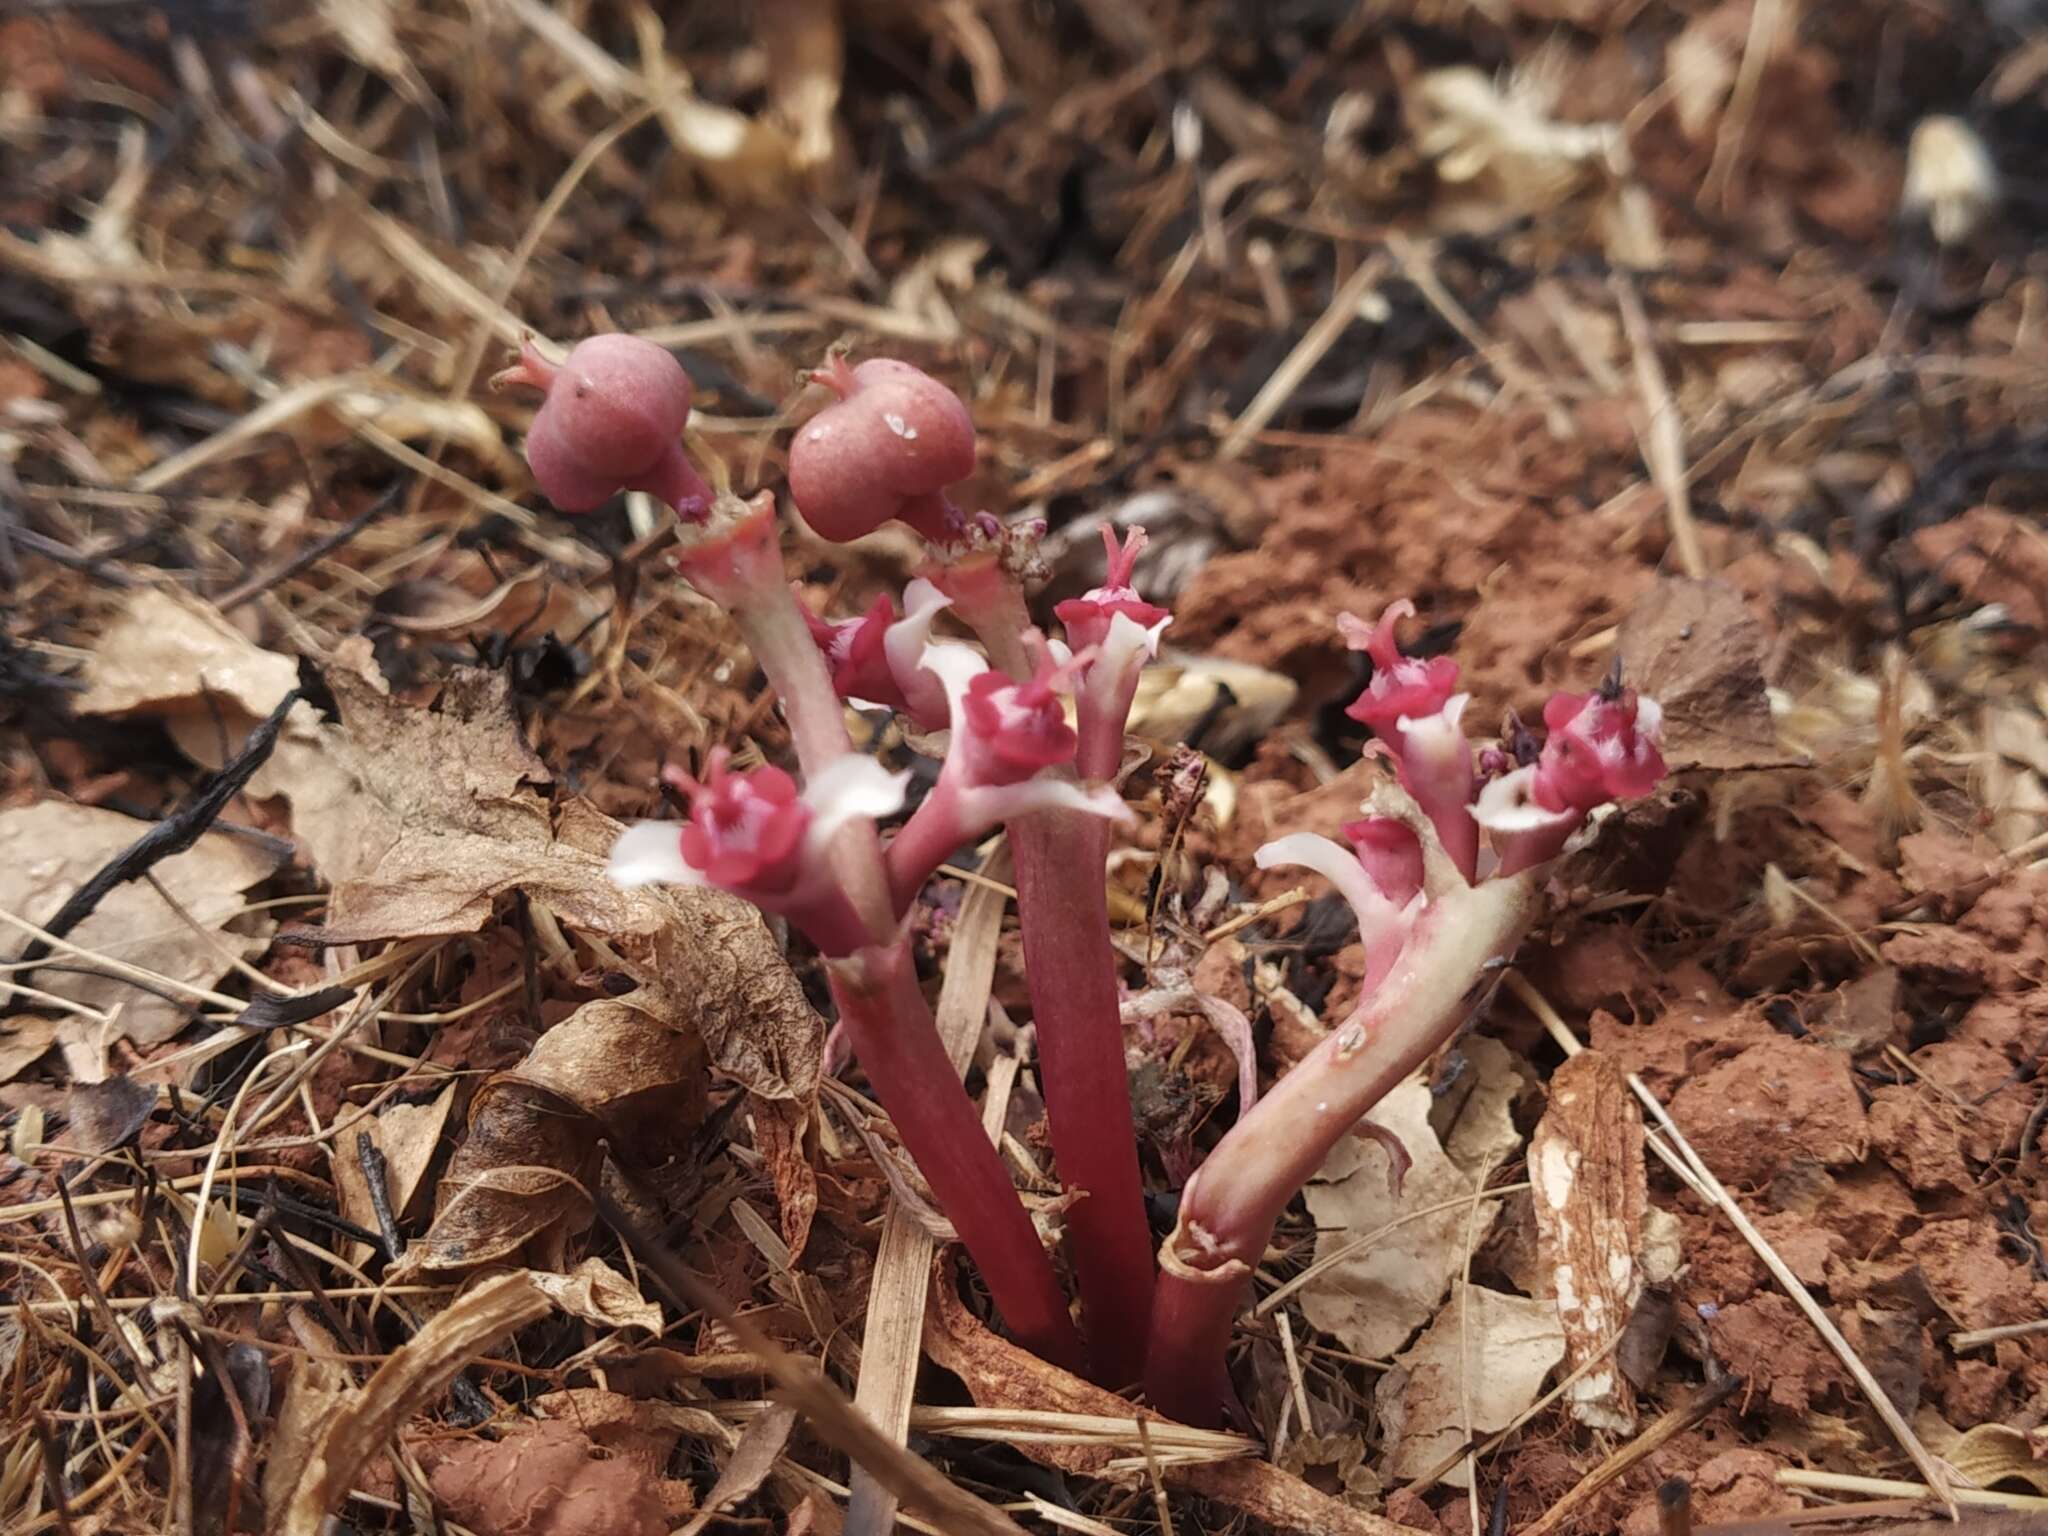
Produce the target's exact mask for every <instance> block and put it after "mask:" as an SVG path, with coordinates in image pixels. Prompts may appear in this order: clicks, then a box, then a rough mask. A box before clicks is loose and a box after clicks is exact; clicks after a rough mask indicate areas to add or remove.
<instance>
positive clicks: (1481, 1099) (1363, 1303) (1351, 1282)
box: [1301, 1036, 1521, 1358]
mask: <svg viewBox="0 0 2048 1536" xmlns="http://www.w3.org/2000/svg"><path fill="white" fill-rule="evenodd" d="M1463 1049H1464V1050H1465V1052H1466V1055H1467V1057H1468V1059H1469V1060H1470V1061H1471V1062H1472V1064H1473V1066H1474V1068H1475V1069H1476V1070H1477V1072H1478V1074H1479V1085H1478V1087H1477V1088H1476V1089H1475V1090H1474V1091H1473V1093H1472V1095H1471V1098H1470V1099H1469V1100H1468V1102H1467V1103H1466V1105H1465V1108H1464V1112H1463V1114H1462V1115H1461V1116H1460V1118H1459V1121H1458V1123H1457V1124H1456V1125H1455V1126H1453V1127H1452V1129H1451V1142H1452V1145H1451V1147H1450V1148H1449V1149H1448V1150H1447V1149H1446V1147H1445V1146H1444V1144H1443V1143H1442V1142H1440V1141H1439V1140H1438V1139H1437V1134H1436V1132H1435V1131H1434V1130H1432V1129H1431V1128H1430V1111H1431V1109H1432V1107H1433V1103H1434V1101H1433V1099H1432V1098H1431V1095H1430V1091H1429V1084H1428V1083H1427V1082H1426V1081H1425V1080H1424V1079H1422V1078H1420V1077H1413V1078H1410V1079H1409V1080H1408V1081H1406V1082H1404V1083H1402V1084H1401V1085H1400V1086H1399V1087H1397V1088H1396V1089H1394V1091H1393V1092H1391V1093H1389V1094H1388V1095H1387V1096H1386V1097H1385V1098H1384V1099H1382V1100H1381V1101H1380V1103H1379V1106H1378V1107H1377V1108H1376V1109H1374V1110H1373V1112H1372V1113H1371V1114H1370V1115H1368V1116H1367V1117H1366V1118H1367V1120H1368V1121H1370V1122H1371V1123H1372V1124H1374V1125H1377V1126H1380V1127H1382V1128H1384V1129H1385V1130H1388V1131H1391V1132H1392V1133H1393V1134H1394V1135H1395V1136H1398V1137H1399V1138H1400V1140H1401V1142H1402V1144H1403V1145H1404V1146H1406V1147H1407V1149H1408V1155H1409V1158H1410V1159H1411V1160H1412V1166H1411V1167H1410V1168H1409V1170H1408V1175H1407V1177H1406V1179H1405V1180H1403V1182H1402V1185H1401V1192H1400V1194H1399V1195H1396V1194H1395V1193H1394V1192H1393V1191H1392V1190H1391V1189H1390V1188H1389V1187H1388V1178H1387V1153H1386V1151H1385V1150H1384V1149H1383V1148H1381V1147H1379V1146H1377V1145H1375V1144H1373V1143H1371V1142H1369V1141H1367V1140H1364V1139H1362V1138H1360V1137H1356V1136H1353V1137H1347V1138H1346V1139H1345V1140H1344V1141H1343V1142H1341V1143H1340V1144H1339V1145H1338V1147H1337V1149H1336V1150H1335V1151H1334V1152H1332V1153H1331V1154H1330V1157H1329V1159H1328V1161H1326V1162H1325V1163H1324V1164H1323V1166H1322V1168H1321V1169H1320V1170H1319V1171H1318V1172H1317V1174H1316V1177H1315V1179H1314V1180H1312V1181H1311V1182H1310V1184H1309V1186H1308V1189H1307V1191H1306V1194H1307V1199H1308V1208H1309V1214H1310V1215H1311V1216H1313V1217H1314V1218H1315V1223H1316V1229H1317V1235H1316V1258H1317V1259H1318V1260H1319V1261H1320V1260H1322V1259H1324V1258H1325V1257H1327V1256H1328V1255H1330V1254H1332V1253H1334V1252H1337V1251H1338V1250H1341V1249H1344V1248H1346V1247H1348V1246H1349V1244H1350V1242H1351V1239H1353V1238H1355V1237H1363V1236H1364V1235H1365V1234H1366V1233H1368V1232H1376V1231H1378V1230H1379V1229H1380V1228H1382V1227H1384V1226H1386V1225H1387V1224H1388V1223H1390V1222H1395V1221H1401V1225H1399V1226H1397V1227H1394V1228H1393V1230H1392V1231H1389V1232H1385V1233H1383V1234H1382V1235H1381V1236H1380V1237H1378V1238H1376V1239H1375V1240H1374V1241H1373V1242H1372V1243H1371V1244H1369V1245H1368V1246H1366V1247H1365V1248H1363V1249H1361V1250H1359V1251H1357V1252H1354V1253H1350V1254H1348V1255H1347V1256H1346V1257H1345V1258H1344V1259H1342V1260H1341V1261H1339V1262H1337V1263H1335V1264H1332V1265H1331V1266H1330V1267H1329V1268H1328V1269H1327V1270H1324V1271H1322V1272H1321V1273H1319V1274H1318V1275H1317V1277H1316V1278H1315V1279H1313V1280H1311V1281H1310V1282H1309V1283H1308V1284H1307V1285H1306V1286H1304V1287H1303V1288H1302V1291H1301V1304H1302V1312H1303V1313H1304V1314H1305V1315H1306V1316H1307V1318H1308V1320H1309V1321H1310V1322H1311V1323H1312V1324H1314V1325H1315V1326H1316V1327H1317V1328H1320V1329H1322V1330H1323V1331H1324V1332H1325V1333H1330V1334H1334V1335H1335V1336H1336V1337H1337V1338H1339V1339H1341V1340H1343V1342H1344V1347H1345V1348H1346V1349H1349V1350H1351V1351H1353V1352H1354V1353H1357V1354H1361V1355H1366V1356H1370V1357H1373V1358H1384V1357H1385V1356H1387V1355H1390V1354H1392V1353H1393V1352H1394V1351H1395V1350H1397V1349H1399V1348H1400V1347H1401V1346H1402V1345H1403V1344H1405V1343H1407V1342H1408V1340H1409V1339H1410V1338H1412V1337H1413V1336H1414V1334H1415V1330H1416V1329H1418V1328H1420V1327H1421V1326H1422V1325H1423V1324H1424V1323H1425V1322H1427V1321H1428V1320H1429V1318H1430V1315H1431V1314H1432V1313H1434V1312H1435V1311H1436V1309H1437V1306H1438V1304H1439V1303H1440V1302H1441V1301H1442V1300H1443V1298H1444V1294H1445V1292H1446V1291H1448V1290H1449V1289H1450V1285H1451V1280H1452V1278H1453V1277H1454V1276H1455V1275H1456V1274H1457V1273H1458V1272H1459V1270H1460V1269H1462V1268H1463V1266H1464V1262H1465V1245H1466V1239H1467V1236H1468V1231H1469V1236H1470V1239H1471V1242H1472V1243H1473V1245H1474V1246H1477V1245H1478V1244H1479V1243H1480V1242H1482V1241H1483V1240H1484V1239H1485V1237H1486V1234H1487V1231H1488V1230H1489V1229H1490V1228H1491V1227H1492V1225H1493V1219H1494V1217H1495V1216H1496V1215H1498V1214H1499V1212H1500V1202H1499V1201H1498V1200H1487V1201H1483V1202H1481V1203H1480V1205H1479V1208H1478V1211H1477V1213H1476V1215H1472V1216H1469V1217H1468V1214H1467V1213H1468V1210H1469V1207H1467V1206H1465V1205H1463V1204H1458V1205H1453V1206H1451V1207H1450V1208H1449V1209H1447V1210H1441V1211H1437V1212H1435V1213H1434V1214H1432V1215H1428V1216H1419V1217H1416V1218H1414V1219H1413V1220H1407V1221H1402V1218H1403V1217H1405V1216H1407V1215H1409V1213H1411V1212H1414V1211H1420V1210H1424V1209H1427V1208H1428V1207H1430V1206H1435V1205H1442V1204H1444V1203H1445V1202H1446V1201H1454V1200H1459V1199H1460V1197H1462V1196H1467V1195H1470V1194H1471V1193H1472V1192H1473V1190H1474V1189H1475V1187H1476V1186H1477V1184H1478V1181H1479V1179H1480V1178H1481V1177H1482V1176H1483V1175H1484V1173H1485V1172H1486V1171H1487V1170H1488V1169H1490V1168H1491V1167H1492V1166H1493V1165H1494V1164H1495V1163H1497V1162H1498V1161H1499V1160H1500V1158H1501V1157H1502V1156H1504V1155H1505V1154H1506V1152H1507V1151H1508V1150H1510V1149H1512V1148H1513V1147H1514V1146H1515V1145H1517V1144H1518V1142H1519V1137H1518V1136H1517V1135H1516V1132H1515V1129H1514V1117H1513V1114H1512V1105H1513V1101H1514V1098H1515V1095H1516V1094H1517V1093H1518V1092H1519V1090H1520V1086H1521V1084H1520V1079H1519V1078H1518V1077H1517V1076H1516V1074H1515V1071H1514V1067H1513V1064H1512V1059H1511V1058H1510V1056H1509V1054H1508V1052H1507V1050H1506V1048H1505V1047H1503V1046H1501V1045H1500V1043H1499V1042H1498V1041H1494V1040H1490V1039H1487V1038H1486V1037H1484V1036H1475V1037H1471V1038H1468V1039H1467V1040H1466V1041H1465V1042H1464V1046H1463ZM1468 1221H1469V1228H1468Z"/></svg>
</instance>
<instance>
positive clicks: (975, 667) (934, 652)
mask: <svg viewBox="0 0 2048 1536" xmlns="http://www.w3.org/2000/svg"><path fill="white" fill-rule="evenodd" d="M919 665H921V666H922V667H923V668H924V669H925V671H927V672H929V673H931V674H932V675H933V676H934V677H936V678H937V679H938V680H939V681H940V683H942V684H943V685H944V686H945V689H946V715H947V718H948V719H949V720H950V721H951V722H952V727H953V729H954V730H956V731H957V730H959V729H961V727H962V725H963V724H964V720H963V711H964V708H965V705H966V702H967V685H968V684H969V683H971V682H973V681H974V680H975V679H976V678H977V677H979V676H981V674H982V673H984V672H986V671H987V670H988V663H987V662H986V661H985V660H983V659H982V658H981V657H980V656H978V655H976V654H975V653H974V652H973V651H972V650H971V649H969V648H968V647H967V646H964V645H962V644H960V643H959V642H958V641H956V640H941V641H938V642H936V643H934V644H931V645H928V646H926V647H925V648H924V659H923V660H922V661H921V662H920V663H919Z"/></svg>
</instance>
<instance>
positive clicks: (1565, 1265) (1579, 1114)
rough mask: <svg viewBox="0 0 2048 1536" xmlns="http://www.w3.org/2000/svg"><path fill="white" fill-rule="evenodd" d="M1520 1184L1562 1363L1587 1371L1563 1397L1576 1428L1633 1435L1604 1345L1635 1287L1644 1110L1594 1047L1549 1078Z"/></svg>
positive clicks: (1623, 1388) (1625, 1385)
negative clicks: (1530, 1210) (1551, 1296)
mask: <svg viewBox="0 0 2048 1536" xmlns="http://www.w3.org/2000/svg"><path fill="white" fill-rule="evenodd" d="M1529 1181H1530V1183H1531V1184H1533V1185H1534V1186H1535V1209H1536V1228H1537V1233H1538V1241H1539V1246H1540V1249H1541V1252H1542V1257H1543V1263H1544V1265H1545V1267H1546V1268H1547V1269H1548V1270H1549V1271H1550V1277H1551V1281H1552V1284H1553V1286H1554V1288H1555V1291H1556V1304H1557V1319H1558V1323H1559V1325H1560V1326H1561V1327H1562V1328H1563V1329H1564V1337H1565V1355H1566V1361H1567V1363H1568V1364H1569V1365H1570V1366H1571V1368H1572V1369H1573V1370H1577V1369H1579V1368H1580V1367H1581V1366H1586V1367H1589V1368H1588V1369H1587V1371H1586V1374H1585V1375H1583V1376H1581V1377H1579V1379H1578V1380H1577V1381H1575V1382H1573V1383H1572V1385H1571V1387H1570V1388H1569V1389H1568V1390H1567V1391H1566V1394H1565V1401H1566V1402H1567V1403H1569V1404H1570V1405H1571V1411H1572V1416H1573V1417H1574V1418H1576V1419H1577V1420H1578V1421H1579V1422H1580V1423H1581V1424H1587V1425H1591V1426H1592V1427H1593V1428H1595V1429H1606V1430H1612V1431H1614V1432H1615V1433H1617V1434H1624V1435H1625V1434H1633V1433H1634V1431H1635V1424H1636V1413H1635V1393H1634V1390H1633V1389H1632V1388H1631V1387H1630V1385H1629V1382H1628V1379H1627V1377H1625V1376H1623V1375H1622V1373H1621V1371H1620V1370H1619V1369H1618V1368H1617V1367H1616V1365H1615V1363H1614V1359H1615V1357H1614V1352H1613V1347H1612V1346H1613V1340H1614V1335H1615V1333H1616V1332H1617V1331H1619V1330H1620V1329H1621V1328H1622V1327H1623V1325H1625V1324H1626V1323H1627V1322H1628V1320H1629V1318H1630V1316H1631V1315H1632V1314H1633V1313H1634V1311H1635V1305H1636V1299H1637V1298H1638V1297H1639V1296H1640V1295H1641V1294H1642V1288H1643V1277H1642V1274H1641V1272H1640V1271H1639V1270H1638V1269H1637V1267H1636V1254H1637V1253H1638V1252H1639V1251H1640V1250H1641V1247H1642V1241H1643V1210H1644V1207H1645V1206H1646V1205H1647V1203H1648V1190H1647V1187H1646V1185H1645V1183H1644V1173H1643V1115H1642V1111H1641V1110H1640V1109H1639V1108H1637V1106H1636V1101H1635V1096H1634V1095H1633V1094H1631V1093H1630V1092H1629V1089H1628V1083H1627V1082H1626V1080H1625V1079H1624V1078H1623V1075H1622V1072H1621V1069H1620V1068H1619V1067H1617V1066H1616V1065H1615V1064H1614V1062H1613V1061H1612V1060H1611V1059H1609V1058H1608V1057H1606V1056H1603V1055H1601V1054H1600V1053H1599V1052H1598V1051H1582V1052H1580V1053H1579V1054H1578V1055H1576V1056H1574V1057H1572V1058H1571V1060H1569V1061H1567V1062H1566V1063H1565V1064H1564V1065H1563V1066H1561V1067H1559V1068H1558V1069H1557V1071H1556V1073H1555V1074H1554V1075H1553V1076H1552V1077H1551V1080H1550V1107H1549V1109H1548V1110H1547V1111H1546V1112H1545V1113H1544V1116H1543V1119H1542V1121H1541V1123H1540V1124H1538V1125H1537V1127H1536V1130H1535V1133H1534V1134H1533V1135H1532V1136H1530V1138H1529ZM1596 1360H1597V1361H1599V1362H1600V1363H1599V1364H1597V1365H1596V1364H1593V1362H1594V1361H1596Z"/></svg>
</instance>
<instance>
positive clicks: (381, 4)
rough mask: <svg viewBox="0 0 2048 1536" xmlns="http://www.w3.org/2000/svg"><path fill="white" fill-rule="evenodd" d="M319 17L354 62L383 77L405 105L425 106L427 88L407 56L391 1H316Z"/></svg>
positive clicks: (428, 98)
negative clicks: (403, 98) (398, 93)
mask: <svg viewBox="0 0 2048 1536" xmlns="http://www.w3.org/2000/svg"><path fill="white" fill-rule="evenodd" d="M319 11H320V17H321V19H322V20H323V21H325V22H326V23H327V25H328V26H329V27H331V28H333V30H334V35H335V37H336V38H337V39H338V40H339V41H340V43H341V45H342V47H343V48H345V49H347V50H348V52H349V54H350V55H351V56H352V57H353V58H354V59H355V61H356V62H357V63H359V64H361V65H363V66H364V67H365V68H367V69H371V70H374V71H375V72H376V73H377V74H380V75H382V76H383V77H384V78H385V79H386V80H387V81H389V82H390V83H391V84H392V85H394V86H396V87H397V88H398V90H399V91H400V93H401V94H403V95H404V96H405V98H406V99H407V100H408V101H411V102H413V103H415V104H417V105H425V104H426V103H427V102H428V101H429V100H430V99H431V93H430V92H429V91H428V89H427V84H426V82H425V81H424V80H422V79H421V78H420V74H419V71H418V70H417V69H415V68H414V67H413V63H412V60H411V59H410V58H408V57H407V56H406V52H405V49H404V47H403V46H402V45H401V44H400V43H399V40H398V26H397V23H396V22H395V21H394V20H393V18H392V14H391V0H319Z"/></svg>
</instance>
